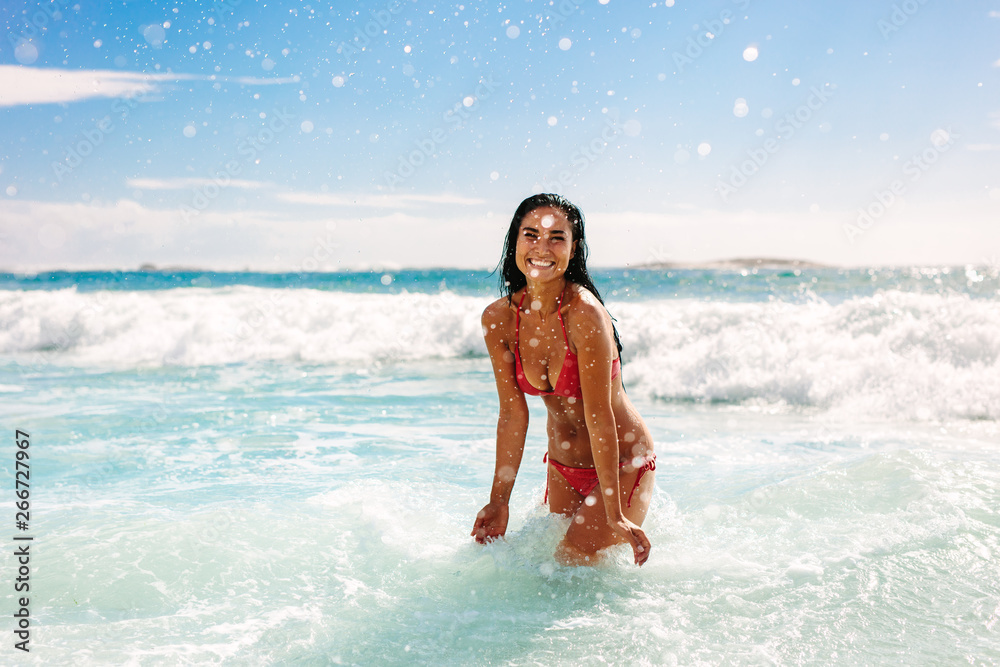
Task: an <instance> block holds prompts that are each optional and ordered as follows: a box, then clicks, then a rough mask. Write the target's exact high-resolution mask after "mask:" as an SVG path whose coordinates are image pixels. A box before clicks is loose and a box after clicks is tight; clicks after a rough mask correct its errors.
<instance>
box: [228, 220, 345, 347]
mask: <svg viewBox="0 0 1000 667" xmlns="http://www.w3.org/2000/svg"><path fill="white" fill-rule="evenodd" d="M336 229H337V223H335V222H333V221H332V220H331V221H329V222H327V223H326V231H325V233H324V235H322V236H316V237H314V238H313V247H312V250H311V251H310V252H309V253H308V254H307V255H306V256H305V257H303V258H302V259H301V260H300V261H299V262H297V263H296V264H295V265H294V268H293V272H294V273H297V274H299V275H298V276H297V283H295V284H292V285H289V286H288V288H287V289H280V290H269V296H268V298H266V299H260V300H258V301H257V302H256V303H254V305H253V308H251V309H250V312H249V313H247V314H246V315H244V316H243V317H241V318H240V322H239V324H237V325H236V330H235V331H234V332H233V333H232V334H229V335H227V340H226V344H227V345H228V346H229V350H230V352H232V351H234V350H236V349H237V348H238V347H242V346H243V344H244V343H246V342H247V341H248V340H250V338H252V337H253V336H255V335H256V334H257V331H258V330H259V329H260V327H262V326H263V325H264V324H265V323H266V322H268V321H272V320H273V318H274V316H275V314H276V312H277V308H278V306H279V304H280V303H281V302H282V301H283V300H284V299H285V297H286V295H287V294H289V293H290V292H291V290H292V289H298V288H300V287H301V286H302V283H303V282H304V280H305V277H304V276H303V275H302V274H303V273H313V272H315V271H316V270H317V269H319V267H320V266H321V265H322V264H324V263H326V262H328V261H329V260H331V259H333V255H334V251H335V250H336V249H337V248H339V247H340V244H339V243H337V242H336V241H335V239H334V235H333V233H334V231H335V230H336Z"/></svg>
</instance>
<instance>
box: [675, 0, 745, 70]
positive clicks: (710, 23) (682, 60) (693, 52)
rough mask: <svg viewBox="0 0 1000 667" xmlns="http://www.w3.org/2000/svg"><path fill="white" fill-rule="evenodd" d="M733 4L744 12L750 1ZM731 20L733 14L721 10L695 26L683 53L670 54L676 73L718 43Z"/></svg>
mask: <svg viewBox="0 0 1000 667" xmlns="http://www.w3.org/2000/svg"><path fill="white" fill-rule="evenodd" d="M733 2H734V3H735V4H736V5H738V6H739V8H740V10H744V9H746V8H747V7H749V6H750V0H733ZM733 18H734V14H733V12H732V11H730V10H728V9H723V10H722V11H721V12H719V13H718V15H716V16H715V17H713V18H710V19H708V20H706V21H702V22H701V23H697V24H695V31H696V32H695V33H694V34H693V35H689V36H688V38H687V42H686V44H685V46H684V48H683V51H674V52H673V54H671V56H672V57H673V59H674V66H675V67H676V68H677V73H678V74H681V73H683V72H684V68H685V67H686V66H688V65H692V64H694V61H695V60H697V59H698V58H701V56H702V55H703V54H704V53H705V49H707V48H709V47H710V46H712V45H713V44H715V43H716V42H717V41H718V38H719V37H720V36H722V33H724V32H725V31H726V26H728V25H729V23H730V22H731V21H732V20H733Z"/></svg>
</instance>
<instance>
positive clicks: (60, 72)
mask: <svg viewBox="0 0 1000 667" xmlns="http://www.w3.org/2000/svg"><path fill="white" fill-rule="evenodd" d="M191 80H198V81H235V82H236V83H239V84H241V85H269V84H282V83H294V82H296V81H298V77H291V78H283V79H277V78H275V79H259V78H255V77H213V76H202V75H193V74H174V73H156V74H145V73H143V72H116V71H112V70H70V69H48V68H42V67H25V66H23V65H0V107H13V106H20V105H24V104H64V103H67V102H77V101H80V100H86V99H92V98H101V97H103V98H111V97H124V98H130V97H136V96H139V95H144V94H149V93H152V92H155V91H157V90H159V89H160V87H161V86H162V85H163V84H165V83H169V82H172V81H191Z"/></svg>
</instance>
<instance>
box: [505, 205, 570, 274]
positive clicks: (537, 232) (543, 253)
mask: <svg viewBox="0 0 1000 667" xmlns="http://www.w3.org/2000/svg"><path fill="white" fill-rule="evenodd" d="M575 250H576V243H574V241H573V225H572V224H571V223H570V221H569V219H568V218H567V217H566V214H565V213H563V212H562V211H561V210H560V209H557V208H551V207H547V206H546V207H542V208H536V209H535V210H533V211H531V212H530V213H528V214H527V215H526V216H524V219H523V220H522V221H521V228H520V230H518V234H517V254H516V260H517V268H519V269H520V270H521V272H522V273H523V274H524V275H525V276H526V277H527V278H528V280H531V281H539V282H540V281H544V280H550V279H553V278H558V277H560V276H562V275H563V274H565V273H566V267H568V266H569V260H570V259H572V257H573V254H574V252H575Z"/></svg>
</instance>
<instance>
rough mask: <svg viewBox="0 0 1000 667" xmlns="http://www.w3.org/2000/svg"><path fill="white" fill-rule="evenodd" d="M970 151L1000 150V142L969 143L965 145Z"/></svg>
mask: <svg viewBox="0 0 1000 667" xmlns="http://www.w3.org/2000/svg"><path fill="white" fill-rule="evenodd" d="M965 147H966V148H967V149H968V150H970V151H976V152H985V151H1000V144H967V145H966V146H965Z"/></svg>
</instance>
